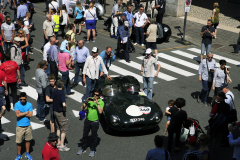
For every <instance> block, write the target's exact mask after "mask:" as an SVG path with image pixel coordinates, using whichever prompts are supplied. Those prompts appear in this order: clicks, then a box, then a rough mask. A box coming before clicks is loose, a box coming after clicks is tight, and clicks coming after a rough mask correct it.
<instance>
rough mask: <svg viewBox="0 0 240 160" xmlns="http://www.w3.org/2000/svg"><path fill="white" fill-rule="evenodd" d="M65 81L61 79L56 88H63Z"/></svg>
mask: <svg viewBox="0 0 240 160" xmlns="http://www.w3.org/2000/svg"><path fill="white" fill-rule="evenodd" d="M64 83H65V81H64V80H63V79H60V80H58V81H57V83H56V86H57V88H63V86H64Z"/></svg>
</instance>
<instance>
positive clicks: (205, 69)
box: [197, 52, 217, 106]
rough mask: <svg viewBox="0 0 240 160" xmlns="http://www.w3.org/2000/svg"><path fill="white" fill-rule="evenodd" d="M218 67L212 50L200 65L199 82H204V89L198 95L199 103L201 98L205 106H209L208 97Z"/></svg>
mask: <svg viewBox="0 0 240 160" xmlns="http://www.w3.org/2000/svg"><path fill="white" fill-rule="evenodd" d="M216 68H217V66H216V61H215V60H214V59H213V54H212V53H211V52H210V53H209V54H208V55H207V58H206V59H203V61H202V62H201V63H200V65H199V69H198V75H199V76H198V80H199V82H202V90H201V93H200V94H199V95H198V97H197V101H198V103H199V102H200V101H201V100H203V103H204V104H205V106H208V103H207V99H208V95H209V93H210V91H211V88H212V83H213V77H214V72H215V70H216Z"/></svg>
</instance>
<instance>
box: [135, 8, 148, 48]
mask: <svg viewBox="0 0 240 160" xmlns="http://www.w3.org/2000/svg"><path fill="white" fill-rule="evenodd" d="M143 10H144V8H143V6H141V7H140V8H139V11H138V12H137V13H135V14H134V16H133V20H132V21H133V26H134V27H135V32H136V42H135V44H134V45H137V44H140V43H141V46H144V36H143V32H144V27H145V26H146V24H147V23H148V17H147V15H146V14H145V13H143ZM135 18H136V21H135V20H134V19H135ZM140 38H141V39H140ZM140 40H141V41H140Z"/></svg>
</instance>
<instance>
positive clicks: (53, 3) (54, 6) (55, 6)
mask: <svg viewBox="0 0 240 160" xmlns="http://www.w3.org/2000/svg"><path fill="white" fill-rule="evenodd" d="M51 3H52V4H51ZM51 3H49V5H48V7H49V8H51V9H53V8H55V9H56V11H57V10H58V7H59V5H58V2H55V1H52V2H51Z"/></svg>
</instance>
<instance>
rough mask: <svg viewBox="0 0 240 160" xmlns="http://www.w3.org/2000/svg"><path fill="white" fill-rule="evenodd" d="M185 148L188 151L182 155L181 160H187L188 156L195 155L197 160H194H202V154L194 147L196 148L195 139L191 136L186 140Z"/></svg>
mask: <svg viewBox="0 0 240 160" xmlns="http://www.w3.org/2000/svg"><path fill="white" fill-rule="evenodd" d="M187 146H188V150H187V153H185V154H184V156H183V158H182V160H188V158H189V157H190V155H196V157H197V159H196V160H202V159H203V155H202V152H200V151H199V150H198V149H197V148H196V147H197V138H196V137H194V136H191V137H189V138H188V139H187Z"/></svg>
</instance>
